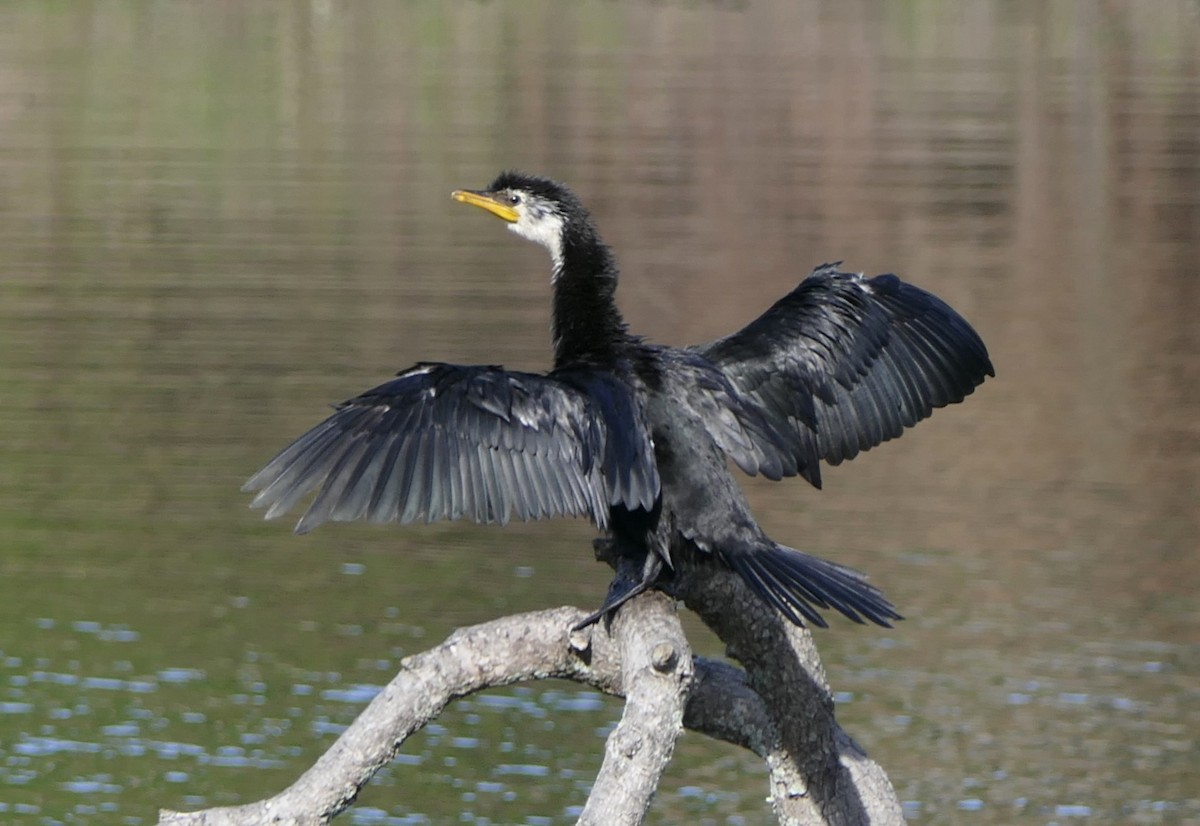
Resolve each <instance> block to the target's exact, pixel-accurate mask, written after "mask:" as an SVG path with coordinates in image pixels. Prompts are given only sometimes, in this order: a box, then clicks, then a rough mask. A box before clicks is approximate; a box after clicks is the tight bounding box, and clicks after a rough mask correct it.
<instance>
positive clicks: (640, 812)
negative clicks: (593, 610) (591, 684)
mask: <svg viewBox="0 0 1200 826" xmlns="http://www.w3.org/2000/svg"><path fill="white" fill-rule="evenodd" d="M612 637H613V639H614V640H615V641H616V643H617V646H618V648H619V649H620V651H621V654H622V656H621V662H622V663H623V668H624V679H623V680H622V686H621V688H622V691H623V692H624V694H625V713H624V715H623V716H622V718H621V722H620V723H618V724H617V727H616V728H615V729H614V730H613V732H612V733H611V734H610V735H609V737H608V742H607V743H606V744H605V748H604V763H603V765H602V766H601V767H600V774H599V775H597V776H596V783H595V785H593V787H592V793H591V794H590V795H588V802H587V805H586V806H585V807H584V809H583V814H582V815H581V816H580V818H579V823H580V824H586V825H587V826H593V824H596V825H597V826H601V825H602V826H623V825H624V824H630V826H635V824H638V823H641V822H642V819H643V818H644V817H645V815H646V810H647V809H648V808H649V807H650V799H651V797H652V796H653V795H654V792H655V790H656V789H657V788H658V780H659V778H660V777H661V776H662V773H663V770H664V769H665V768H666V767H667V763H668V762H669V761H670V759H671V754H672V752H674V750H675V741H676V739H678V737H679V735H680V734H682V733H683V715H684V703H685V702H686V700H687V695H688V691H689V689H690V688H691V683H692V673H693V667H692V655H691V647H690V646H689V645H688V642H687V639H686V638H685V637H684V635H683V628H682V626H680V624H679V617H678V616H677V615H676V614H675V603H674V600H671V599H669V598H668V597H666V596H665V595H663V594H658V593H650V594H645V595H643V596H641V597H639V598H637V599H635V600H633V601H632V602H631V603H630V604H628V605H627V606H626V607H625V608H624V609H623V610H621V611H620V612H618V613H617V616H616V619H614V620H613V623H612Z"/></svg>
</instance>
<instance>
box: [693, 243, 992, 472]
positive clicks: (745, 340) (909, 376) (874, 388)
mask: <svg viewBox="0 0 1200 826" xmlns="http://www.w3.org/2000/svg"><path fill="white" fill-rule="evenodd" d="M691 350H692V352H694V353H696V354H698V355H701V356H703V357H704V358H707V359H708V360H709V361H711V362H712V363H713V364H714V365H716V366H717V367H718V368H720V369H721V370H722V371H723V372H724V373H725V375H727V376H728V377H729V380H730V382H731V383H732V384H733V385H734V387H735V388H736V389H737V391H738V392H739V393H741V394H742V395H744V396H745V397H747V398H748V399H749V400H750V402H751V405H750V406H751V407H754V408H756V409H757V410H758V411H760V412H761V413H762V415H763V416H764V418H765V419H766V420H767V421H768V422H769V424H770V425H771V427H770V428H761V427H760V428H758V429H757V432H758V433H760V434H763V435H762V436H761V437H760V439H759V442H760V444H759V447H760V448H761V450H762V451H763V452H764V453H766V454H771V453H774V454H775V455H776V456H777V458H778V467H779V469H780V471H781V472H780V474H779V475H782V476H792V475H795V474H797V473H799V474H800V475H801V476H803V477H804V478H805V479H807V480H808V481H810V482H811V483H812V484H814V485H816V486H817V487H820V485H821V472H820V465H819V460H821V459H824V460H826V461H827V462H829V463H830V464H834V465H836V464H838V463H840V462H842V461H844V460H846V459H852V458H854V457H855V456H856V455H858V453H859V452H860V451H863V450H867V449H869V448H871V447H874V446H875V445H877V444H880V443H881V442H884V441H887V440H888V439H894V438H895V437H897V436H899V435H900V434H901V433H902V432H903V431H904V428H906V427H911V426H912V425H914V424H916V423H917V422H919V421H920V420H921V419H924V418H925V417H927V416H929V415H930V413H932V412H933V410H934V408H937V407H943V406H945V405H948V404H953V403H955V402H960V401H962V400H963V399H964V398H965V397H966V396H967V395H968V394H970V393H971V392H972V391H973V390H974V389H975V388H976V387H977V386H978V385H979V384H981V383H982V382H983V380H984V378H985V377H987V376H993V375H995V372H994V371H993V369H992V363H991V361H990V360H989V358H988V353H987V348H986V347H985V346H984V344H983V341H982V340H981V339H980V338H979V336H978V334H976V332H975V331H974V330H973V329H972V328H971V326H970V325H969V324H968V323H967V322H966V321H965V320H964V319H963V318H962V316H960V315H959V314H958V313H956V312H955V311H954V310H953V309H951V308H950V306H949V305H947V304H946V303H945V302H944V301H942V300H941V299H939V298H938V297H937V296H935V295H933V294H932V293H928V292H925V291H924V290H922V289H920V288H918V287H914V286H913V285H911V284H907V283H905V282H903V281H901V280H900V279H899V278H897V277H896V276H894V275H877V276H874V277H872V278H865V277H863V276H861V275H856V274H852V273H844V272H839V271H838V265H837V264H825V265H822V266H820V267H817V268H816V269H815V270H813V272H812V274H811V275H809V276H808V278H806V279H804V280H803V281H801V282H800V284H799V285H798V286H797V287H796V288H795V289H794V290H792V292H790V293H789V294H788V295H786V296H784V297H783V298H781V299H780V300H779V301H777V302H775V304H774V305H772V306H771V308H770V309H768V310H767V311H766V312H765V313H763V314H762V315H761V316H760V317H759V318H757V319H756V320H754V321H753V322H751V323H750V324H748V325H747V326H746V327H744V328H743V329H741V330H739V331H738V332H736V333H734V334H733V335H730V336H727V337H725V338H722V339H718V340H717V341H713V342H710V343H708V344H703V345H699V346H697V347H693V348H691ZM760 464H761V465H762V468H763V472H764V474H765V475H767V476H768V477H770V478H779V475H775V474H774V473H773V472H772V471H774V470H775V467H774V466H773V463H772V462H769V461H766V462H761V463H760Z"/></svg>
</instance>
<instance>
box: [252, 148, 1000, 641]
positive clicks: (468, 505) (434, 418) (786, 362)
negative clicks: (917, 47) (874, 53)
mask: <svg viewBox="0 0 1200 826" xmlns="http://www.w3.org/2000/svg"><path fill="white" fill-rule="evenodd" d="M452 197H453V198H454V199H455V200H456V201H459V202H461V203H463V204H467V205H471V206H475V207H479V208H481V209H483V210H485V211H486V212H488V213H490V214H491V215H493V216H496V217H498V218H499V219H501V220H502V221H503V222H505V224H506V225H507V228H508V229H509V230H511V231H512V232H514V233H516V234H517V235H518V236H520V237H522V238H525V239H527V240H529V241H532V242H534V243H537V244H539V245H541V246H542V247H544V248H545V249H546V250H547V251H548V252H549V255H550V263H551V269H550V281H551V309H552V313H551V321H552V323H551V330H552V339H553V341H552V345H553V354H554V358H553V366H552V368H551V369H550V370H548V371H547V372H544V373H535V372H523V371H519V370H510V369H506V368H504V367H502V366H499V365H493V364H486V365H460V364H448V363H442V362H428V361H427V362H418V363H416V364H414V365H413V366H412V367H410V368H408V369H406V370H403V371H401V372H399V373H398V374H396V376H395V377H394V378H391V379H390V380H388V381H385V382H384V383H382V384H380V385H378V386H377V387H375V388H373V389H371V390H368V391H366V392H365V393H361V394H359V395H357V396H354V397H353V398H350V399H349V400H347V401H344V402H342V403H341V404H340V405H337V406H336V408H335V410H334V412H333V413H332V414H331V415H329V416H328V417H327V418H326V419H325V420H324V421H322V422H320V423H319V424H317V425H316V426H315V427H313V428H312V429H311V430H309V431H307V432H306V433H304V434H303V435H301V436H300V437H299V438H297V439H296V440H295V441H293V442H292V443H291V444H290V445H288V446H287V447H285V448H284V449H283V450H282V451H280V452H279V453H278V455H276V456H275V457H274V458H273V459H271V460H270V461H269V462H268V463H267V464H266V465H265V466H264V467H263V468H262V469H261V470H260V471H258V473H256V474H255V475H254V476H253V477H252V478H250V480H249V481H247V482H246V484H245V486H244V488H243V489H244V490H246V491H253V492H256V494H257V495H256V496H255V498H254V500H253V502H252V503H251V505H252V507H260V508H266V514H265V517H266V518H268V519H270V518H274V517H278V516H280V515H281V514H284V513H286V512H288V511H290V510H291V509H293V508H294V507H295V506H296V505H297V504H299V503H300V502H301V501H302V500H304V499H305V497H306V496H308V495H309V494H312V493H314V492H315V496H314V497H313V498H312V500H311V503H310V504H308V506H307V508H306V509H305V510H304V512H303V515H302V516H301V517H300V519H299V521H298V523H297V524H296V527H295V530H296V532H297V533H306V532H308V531H310V530H312V529H313V528H315V527H317V526H318V525H320V524H322V523H324V522H327V521H331V520H333V521H346V520H369V521H371V522H384V523H385V522H398V523H400V524H407V523H411V522H415V521H418V520H424V521H429V522H432V521H435V520H441V519H450V520H454V519H461V518H466V519H470V520H474V521H475V522H477V523H506V522H508V521H509V520H510V519H512V518H514V517H515V518H518V519H521V520H529V519H541V518H546V517H554V516H584V517H587V518H588V519H590V520H591V521H592V522H593V523H595V525H596V527H597V528H598V529H599V531H601V532H602V537H601V538H600V539H598V540H597V543H598V547H600V546H601V545H605V546H607V547H608V549H609V550H610V551H611V552H612V553H614V554H616V558H617V559H625V560H627V561H628V562H629V563H630V565H629V566H628V567H629V568H631V569H632V570H633V571H634V572H635V574H633V575H628V574H627V575H625V576H622V575H621V574H620V573H618V575H617V577H616V578H614V579H613V580H612V583H611V584H610V586H609V589H608V593H607V595H606V596H605V599H604V601H603V604H602V605H601V606H600V608H599V609H598V610H597V611H595V612H593V613H592V614H591V615H589V616H588V617H587V618H585V619H584V620H583V621H581V622H580V623H579V624H578V626H577V627H578V628H582V627H585V626H588V625H590V624H592V623H594V622H596V621H597V620H598V619H600V618H601V617H606V616H607V617H609V618H610V619H611V617H612V615H613V613H614V612H615V610H616V609H617V608H619V607H620V606H621V605H622V604H624V603H625V602H626V601H627V600H629V599H630V598H632V597H633V596H636V595H637V594H639V593H641V592H643V591H645V590H646V589H648V588H652V587H657V588H661V589H664V590H670V588H671V584H672V581H673V579H674V578H675V577H676V576H678V575H679V571H678V568H679V566H678V564H677V559H678V558H679V557H680V556H681V554H683V553H684V552H687V553H689V554H691V555H692V557H694V558H699V559H702V560H712V561H713V562H714V563H715V564H718V565H724V566H725V567H727V568H728V569H731V570H732V571H733V572H734V573H735V574H737V575H738V576H740V577H741V578H742V580H744V582H745V583H746V585H748V586H749V587H750V589H751V590H752V591H753V592H754V593H755V594H756V595H757V596H758V597H759V598H761V599H762V600H763V601H764V602H765V603H766V604H767V605H768V606H770V607H772V608H774V609H776V610H777V611H778V612H779V614H781V615H782V616H783V617H784V618H786V619H787V620H788V621H789V622H791V623H793V624H795V625H799V626H804V625H805V624H806V623H809V624H811V625H814V626H819V627H827V625H828V624H827V621H826V620H825V618H824V616H823V615H822V613H821V611H822V610H835V611H838V612H840V613H841V614H843V615H845V616H846V617H847V618H848V619H850V620H852V621H854V622H856V623H860V624H861V623H863V622H864V621H870V622H872V623H875V624H876V625H879V626H883V627H890V626H891V624H892V622H893V621H895V620H900V619H903V617H902V615H901V614H900V613H899V612H898V611H897V609H896V607H895V606H893V605H892V603H891V602H890V601H889V600H888V599H887V598H886V597H885V596H884V595H883V593H882V591H880V590H879V589H878V588H876V587H875V586H874V585H873V584H871V583H870V582H869V581H868V580H867V577H866V575H865V574H863V573H861V572H859V571H858V570H856V569H853V568H850V567H847V566H844V565H841V564H838V563H836V562H832V561H829V560H826V559H823V558H821V557H818V556H815V555H812V554H808V553H805V552H803V551H800V550H796V549H794V548H791V547H788V546H786V545H782V544H780V543H778V542H776V541H775V540H773V539H771V538H770V537H769V536H767V534H766V533H765V532H764V531H763V529H762V528H760V527H759V525H758V523H757V522H756V521H755V519H754V516H753V514H752V513H751V510H750V507H749V504H748V503H747V500H746V497H745V494H744V493H743V491H742V489H741V486H740V485H739V484H738V482H737V480H736V478H735V477H734V474H733V471H732V469H731V466H730V465H731V463H732V465H735V466H736V467H737V468H739V469H740V470H741V471H743V472H744V473H746V474H749V475H752V476H754V475H758V476H763V477H765V478H767V479H771V480H780V479H784V478H788V477H796V476H799V477H801V478H803V479H805V480H807V481H808V482H809V483H810V484H811V485H813V486H815V487H817V488H820V487H821V483H822V480H821V463H822V462H826V463H828V464H830V465H837V464H839V463H841V462H843V461H846V460H849V459H853V458H854V457H855V456H856V455H857V454H859V453H860V452H862V451H865V450H868V449H870V448H872V447H874V446H876V445H879V444H881V443H882V442H885V441H887V440H890V439H894V438H896V437H898V436H900V435H901V433H902V432H903V431H904V430H905V428H907V427H911V426H912V425H914V424H916V423H917V422H918V421H920V420H922V419H924V418H926V417H927V416H929V415H930V414H931V413H932V412H933V410H934V409H936V408H940V407H944V406H946V405H950V404H954V403H957V402H961V401H962V400H963V399H964V398H965V397H966V396H968V395H969V394H971V393H972V392H973V391H974V390H975V388H976V387H978V386H979V385H980V384H982V383H983V381H984V380H985V379H986V378H987V377H990V376H994V375H995V371H994V369H993V367H992V363H991V360H990V358H989V355H988V351H987V348H986V347H985V345H984V343H983V341H982V339H981V338H980V337H979V335H978V334H977V333H976V332H975V330H974V329H973V328H972V327H971V325H970V324H968V322H967V321H966V320H965V319H964V318H963V317H962V316H961V315H959V314H958V313H957V312H956V311H955V310H953V309H952V308H951V307H950V306H949V305H947V304H946V303H945V302H943V301H942V300H941V299H939V298H938V297H937V296H935V295H933V294H932V293H930V292H927V291H925V290H923V289H921V288H919V287H917V286H915V285H913V284H910V283H908V282H906V281H903V280H901V279H900V278H899V277H897V276H896V275H893V274H883V275H876V276H870V277H868V276H864V275H862V274H860V273H853V272H845V271H842V270H841V269H840V262H838V263H832V264H823V265H821V266H818V267H816V268H815V269H813V270H812V271H811V273H810V274H809V275H807V276H806V277H804V278H803V279H801V280H800V281H799V282H798V284H797V285H796V286H795V288H793V289H792V290H791V291H790V292H789V293H787V294H786V295H785V296H783V297H782V298H780V299H779V300H778V301H776V302H775V303H774V304H773V305H771V306H770V307H769V308H768V309H767V310H766V311H765V312H764V313H763V314H762V315H760V316H759V317H758V318H757V319H755V320H754V321H751V322H750V323H749V324H747V325H746V326H745V327H743V328H742V329H740V330H738V331H736V332H734V333H732V334H730V335H727V336H725V337H723V338H719V339H716V340H714V341H710V342H707V343H704V344H698V345H691V346H685V347H668V346H665V345H662V344H657V343H653V342H651V341H649V340H647V339H646V338H643V337H641V336H638V335H634V334H633V333H631V332H630V330H629V328H628V325H627V324H626V321H625V319H624V317H623V315H622V313H621V312H620V310H619V309H618V307H617V303H616V300H615V295H616V289H617V280H618V275H619V270H618V267H617V261H616V258H615V256H614V254H613V252H612V250H611V249H610V248H609V247H608V245H607V244H605V242H604V241H603V240H602V238H601V236H600V233H599V231H598V229H597V227H596V224H595V222H594V220H593V219H592V217H591V215H590V213H589V211H588V210H587V208H586V207H585V206H584V204H583V202H582V201H581V200H580V198H579V197H578V196H577V195H576V194H575V193H574V192H572V191H571V190H570V189H568V188H567V187H566V186H565V185H563V184H561V183H558V182H556V181H554V180H551V179H549V178H545V177H541V176H537V175H531V174H526V173H522V172H517V171H506V172H502V173H501V174H500V175H499V176H498V177H496V178H495V180H494V181H492V183H491V184H490V185H489V186H487V187H486V188H484V189H481V190H467V189H463V190H456V191H454V192H453V193H452ZM692 557H689V558H692ZM618 571H620V568H619V567H618Z"/></svg>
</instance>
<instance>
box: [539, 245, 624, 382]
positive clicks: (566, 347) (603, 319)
mask: <svg viewBox="0 0 1200 826" xmlns="http://www.w3.org/2000/svg"><path fill="white" fill-rule="evenodd" d="M616 292H617V262H616V260H615V259H614V258H613V254H612V252H611V251H610V250H609V249H608V247H607V246H605V244H604V242H603V241H601V240H600V238H599V236H598V235H597V234H596V232H595V230H594V229H592V228H591V227H590V226H589V227H584V228H582V229H574V231H571V230H570V229H569V230H568V231H567V232H565V233H564V237H563V246H562V262H561V264H560V266H559V268H558V270H557V272H555V280H554V329H553V331H554V366H555V367H565V366H567V365H569V364H579V363H586V364H602V365H609V364H613V363H615V362H616V361H617V360H618V359H619V358H620V357H621V356H622V354H623V353H624V352H625V350H626V349H627V345H628V344H629V342H630V338H629V332H628V329H627V328H626V326H625V319H623V318H622V317H621V311H620V310H618V309H617V302H616Z"/></svg>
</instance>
